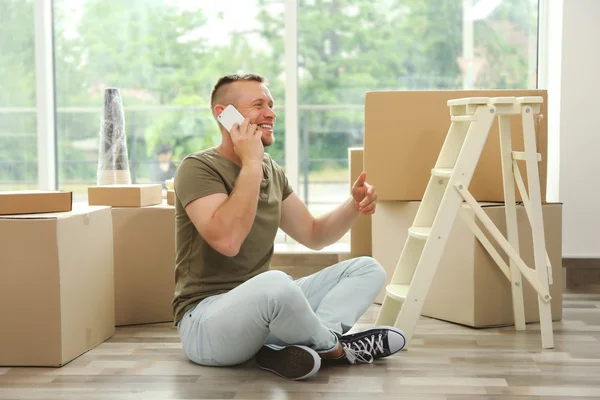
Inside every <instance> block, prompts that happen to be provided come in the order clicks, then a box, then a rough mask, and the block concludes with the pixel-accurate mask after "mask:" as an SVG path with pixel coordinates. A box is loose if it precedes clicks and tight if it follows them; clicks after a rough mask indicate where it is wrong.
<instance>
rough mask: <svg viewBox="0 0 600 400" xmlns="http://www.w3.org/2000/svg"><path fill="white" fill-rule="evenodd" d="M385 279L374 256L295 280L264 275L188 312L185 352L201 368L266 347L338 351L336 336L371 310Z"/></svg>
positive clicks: (182, 325)
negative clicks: (274, 345)
mask: <svg viewBox="0 0 600 400" xmlns="http://www.w3.org/2000/svg"><path fill="white" fill-rule="evenodd" d="M385 278H386V275H385V270H384V269H383V268H382V267H381V265H380V264H379V263H378V262H377V261H376V260H375V259H373V258H371V257H357V258H353V259H350V260H346V261H343V262H340V263H338V264H335V265H332V266H330V267H328V268H325V269H323V270H322V271H319V272H317V273H315V274H313V275H310V276H307V277H304V278H300V279H298V280H296V281H294V280H293V279H292V278H291V277H290V276H289V275H287V274H285V273H284V272H281V271H275V270H271V271H267V272H264V273H262V274H260V275H257V276H255V277H254V278H252V279H250V280H248V281H246V282H244V283H243V284H241V285H239V286H238V287H236V288H235V289H233V290H231V291H229V292H227V293H223V294H219V295H216V296H211V297H208V298H206V299H204V300H202V301H201V302H200V303H199V304H198V305H197V306H196V307H195V308H193V309H192V310H190V311H188V312H186V313H185V314H184V316H183V318H182V319H181V321H180V322H179V324H178V325H177V330H178V332H179V336H180V338H181V343H182V345H183V351H184V353H185V354H186V356H187V357H188V358H189V359H190V360H191V361H193V362H195V363H197V364H201V365H211V366H230V365H236V364H241V363H243V362H245V361H247V360H249V359H250V358H252V357H253V356H254V355H255V354H256V353H257V352H258V350H260V348H261V347H262V346H263V345H264V344H276V345H286V344H299V345H304V346H308V347H310V348H312V349H314V350H316V351H317V352H326V351H329V350H333V349H334V348H335V347H336V346H337V345H338V337H337V335H336V334H339V335H341V334H344V333H346V332H348V331H349V330H350V328H352V326H353V325H354V324H355V323H356V321H357V320H358V319H359V318H360V317H361V316H362V315H363V314H364V312H365V311H367V309H368V308H369V306H370V305H371V304H372V303H373V301H374V300H375V298H376V297H377V295H378V293H379V291H380V290H381V289H382V287H383V285H384V284H385Z"/></svg>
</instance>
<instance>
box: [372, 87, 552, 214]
mask: <svg viewBox="0 0 600 400" xmlns="http://www.w3.org/2000/svg"><path fill="white" fill-rule="evenodd" d="M480 96H481V97H501V96H542V97H543V99H544V103H543V104H542V105H541V108H540V114H538V115H537V117H536V121H537V122H536V141H537V150H538V152H539V153H540V154H541V156H542V159H541V162H539V164H538V167H539V176H540V186H541V195H542V200H543V201H545V200H546V171H547V155H548V118H547V109H548V96H547V91H545V90H464V91H463V90H448V91H439V90H432V91H380V92H368V93H367V94H366V99H365V139H364V148H365V169H366V172H367V176H368V177H369V181H370V183H371V184H372V185H374V186H375V187H376V188H377V193H378V196H379V200H380V201H381V200H406V201H411V200H416V201H420V200H422V199H423V194H424V193H425V188H426V187H427V183H428V182H429V178H430V177H431V169H432V168H433V167H434V166H435V163H436V161H437V159H438V156H439V153H440V150H441V148H442V145H443V143H444V140H445V138H446V135H447V133H448V129H449V128H450V111H449V108H448V105H447V101H448V100H450V99H455V98H461V97H480ZM511 133H512V148H513V150H515V151H523V150H524V144H523V129H522V122H521V117H520V116H512V117H511ZM518 163H519V167H520V169H521V172H522V174H523V178H524V180H525V183H526V184H527V177H526V169H525V162H524V161H519V162H518ZM469 189H470V191H471V193H472V194H473V196H474V197H475V199H477V200H478V201H491V202H502V201H504V191H503V184H502V163H501V160H500V140H499V134H498V119H497V118H496V120H495V122H494V124H493V125H492V128H491V130H490V134H489V136H488V140H487V142H486V144H485V146H484V149H483V152H482V154H481V158H480V160H479V163H478V165H477V168H476V169H475V174H474V175H473V179H472V180H471V185H470V186H469ZM517 199H520V196H519V194H518V191H517Z"/></svg>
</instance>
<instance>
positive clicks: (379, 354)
mask: <svg viewBox="0 0 600 400" xmlns="http://www.w3.org/2000/svg"><path fill="white" fill-rule="evenodd" d="M339 341H340V343H341V344H342V347H343V348H344V355H345V356H346V357H345V358H346V359H347V361H348V362H350V364H356V363H368V364H370V363H372V362H373V361H374V360H376V359H378V358H383V357H389V356H391V355H392V354H395V353H397V352H399V351H400V350H402V349H403V348H404V346H405V345H406V336H405V335H404V332H402V331H401V330H400V329H398V328H395V327H391V326H377V327H375V328H371V329H368V330H366V331H363V332H358V333H354V334H350V335H343V336H340V338H339Z"/></svg>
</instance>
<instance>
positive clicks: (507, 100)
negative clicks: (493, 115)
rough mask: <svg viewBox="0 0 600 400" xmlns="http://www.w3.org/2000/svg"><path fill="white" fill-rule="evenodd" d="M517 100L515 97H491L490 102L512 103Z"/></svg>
mask: <svg viewBox="0 0 600 400" xmlns="http://www.w3.org/2000/svg"><path fill="white" fill-rule="evenodd" d="M516 101H517V99H516V97H514V96H513V97H492V98H490V103H491V104H514V103H515V102H516Z"/></svg>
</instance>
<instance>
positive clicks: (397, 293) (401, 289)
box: [385, 285, 410, 301]
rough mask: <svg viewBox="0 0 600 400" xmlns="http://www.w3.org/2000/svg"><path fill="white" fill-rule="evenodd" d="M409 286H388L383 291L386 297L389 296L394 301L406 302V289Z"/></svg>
mask: <svg viewBox="0 0 600 400" xmlns="http://www.w3.org/2000/svg"><path fill="white" fill-rule="evenodd" d="M409 288H410V285H388V286H387V287H386V288H385V290H386V292H387V295H388V296H390V297H391V298H392V299H394V300H401V301H404V300H406V297H407V296H408V289H409Z"/></svg>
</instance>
